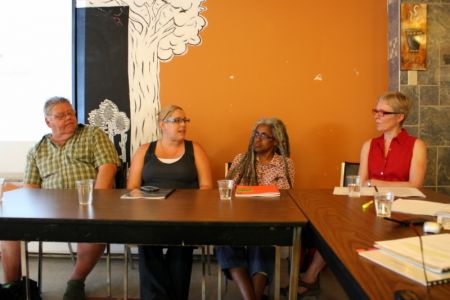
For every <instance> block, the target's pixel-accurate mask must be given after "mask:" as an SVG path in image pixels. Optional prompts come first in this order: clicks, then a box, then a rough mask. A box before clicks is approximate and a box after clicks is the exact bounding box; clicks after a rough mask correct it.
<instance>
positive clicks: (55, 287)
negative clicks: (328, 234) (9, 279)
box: [0, 256, 348, 300]
mask: <svg viewBox="0 0 450 300" xmlns="http://www.w3.org/2000/svg"><path fill="white" fill-rule="evenodd" d="M134 265H135V268H134V269H131V267H130V268H129V293H128V299H138V298H139V277H138V270H137V262H135V263H134ZM36 266H37V260H36V258H34V257H31V259H30V273H31V278H32V279H37V275H36V274H37V271H36ZM111 267H112V298H113V299H123V258H122V257H119V256H116V257H113V259H112V265H111ZM281 267H282V278H281V286H285V285H287V282H288V277H287V263H286V260H283V261H282V265H281ZM0 269H1V267H0ZM71 269H72V261H71V260H70V258H69V257H68V256H59V257H58V256H56V257H55V256H52V257H44V261H43V282H42V299H43V300H60V299H61V298H62V293H63V292H64V289H65V285H66V281H67V278H68V276H69V274H70V272H71ZM201 274H202V264H201V261H200V259H199V257H197V256H195V258H194V265H193V274H192V280H191V289H190V297H189V299H190V300H194V299H195V300H197V299H201ZM320 280H321V282H320V285H321V293H320V295H319V296H318V297H309V299H321V300H331V299H348V298H347V296H346V295H345V293H344V291H343V290H342V288H341V287H340V285H339V283H338V282H337V281H336V279H335V278H334V276H333V274H332V273H331V272H330V270H329V269H325V270H324V271H323V272H322V275H321V278H320ZM0 282H3V274H2V272H1V270H0ZM222 291H223V298H222V299H224V300H230V299H242V298H241V297H240V294H239V291H238V290H237V287H236V285H235V284H234V283H233V282H229V283H228V288H227V290H226V291H225V290H224V289H223V290H222ZM86 294H87V296H88V297H89V299H91V300H94V299H96V300H97V299H106V298H107V285H106V263H105V260H104V259H102V260H101V261H100V262H99V263H98V264H97V266H96V267H95V269H94V270H93V272H92V273H91V274H90V275H89V277H88V278H87V280H86ZM206 299H208V300H212V299H217V265H216V263H215V261H214V260H213V261H212V262H211V275H207V276H206ZM303 299H307V297H305V298H303Z"/></svg>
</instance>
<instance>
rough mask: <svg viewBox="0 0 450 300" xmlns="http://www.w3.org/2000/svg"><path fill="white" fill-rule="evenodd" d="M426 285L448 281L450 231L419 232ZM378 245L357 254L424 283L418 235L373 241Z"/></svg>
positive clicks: (449, 271)
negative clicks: (432, 233) (423, 233)
mask: <svg viewBox="0 0 450 300" xmlns="http://www.w3.org/2000/svg"><path fill="white" fill-rule="evenodd" d="M422 244H423V256H424V264H425V269H426V273H427V279H428V285H435V284H441V283H446V282H450V251H449V245H450V234H448V233H444V234H435V235H427V236H422ZM375 247H377V248H378V249H375V250H368V251H361V252H359V255H361V256H363V257H365V258H367V259H369V260H371V261H373V262H375V263H377V264H379V265H381V266H383V267H385V268H388V269H390V270H391V271H394V272H396V273H398V274H401V275H403V276H406V277H408V278H410V279H412V280H414V281H417V282H419V283H421V284H423V285H426V284H427V282H426V281H425V275H424V266H423V265H424V264H423V263H422V253H421V249H420V241H419V237H410V238H403V239H396V240H389V241H378V242H375Z"/></svg>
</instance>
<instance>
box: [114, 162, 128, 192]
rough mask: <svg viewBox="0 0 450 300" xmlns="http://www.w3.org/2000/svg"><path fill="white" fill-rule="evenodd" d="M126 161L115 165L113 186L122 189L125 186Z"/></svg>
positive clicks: (126, 174)
mask: <svg viewBox="0 0 450 300" xmlns="http://www.w3.org/2000/svg"><path fill="white" fill-rule="evenodd" d="M127 176H128V163H122V164H121V165H120V166H118V167H117V172H116V178H115V188H116V189H124V188H126V187H127Z"/></svg>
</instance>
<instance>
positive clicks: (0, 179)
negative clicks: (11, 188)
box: [0, 178, 5, 202]
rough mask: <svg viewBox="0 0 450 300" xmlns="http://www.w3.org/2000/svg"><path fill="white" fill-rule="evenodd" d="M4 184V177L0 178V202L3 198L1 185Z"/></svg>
mask: <svg viewBox="0 0 450 300" xmlns="http://www.w3.org/2000/svg"><path fill="white" fill-rule="evenodd" d="M4 185H5V178H0V202H1V201H2V199H3V187H4Z"/></svg>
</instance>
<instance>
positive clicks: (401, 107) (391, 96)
mask: <svg viewBox="0 0 450 300" xmlns="http://www.w3.org/2000/svg"><path fill="white" fill-rule="evenodd" d="M379 101H385V102H386V103H387V104H389V105H390V106H391V107H392V109H393V110H394V112H398V113H401V114H403V115H404V116H405V118H404V119H403V120H402V122H401V124H403V122H405V120H406V118H408V114H409V111H410V109H411V106H412V102H411V99H409V98H408V97H407V96H406V95H405V94H402V93H400V92H387V93H385V94H383V95H381V96H380V97H378V102H379Z"/></svg>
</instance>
